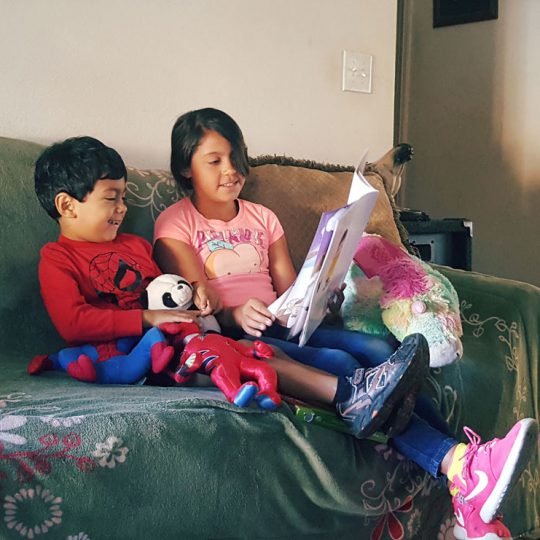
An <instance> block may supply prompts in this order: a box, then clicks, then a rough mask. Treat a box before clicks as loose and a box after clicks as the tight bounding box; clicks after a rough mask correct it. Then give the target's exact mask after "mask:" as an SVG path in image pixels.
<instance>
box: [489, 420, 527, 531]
mask: <svg viewBox="0 0 540 540" xmlns="http://www.w3.org/2000/svg"><path fill="white" fill-rule="evenodd" d="M518 424H519V426H520V428H519V433H518V436H517V437H516V439H515V441H514V444H513V445H512V448H511V450H510V453H509V454H508V458H507V460H506V462H505V465H504V468H503V470H502V471H501V474H500V476H499V478H498V480H497V483H496V484H495V487H494V488H493V491H492V492H491V493H490V495H489V497H488V498H487V499H486V501H485V502H484V504H483V505H482V507H481V508H480V518H481V519H482V521H484V523H489V522H490V521H492V520H493V519H494V518H495V516H496V515H497V514H498V513H499V510H500V508H501V507H502V506H503V504H504V502H505V501H506V499H507V498H508V496H509V495H510V493H511V491H512V487H513V486H514V484H515V483H516V482H517V481H518V479H519V477H520V476H521V473H522V472H523V469H525V467H526V466H527V464H528V463H529V460H530V458H531V455H532V453H533V452H534V450H535V449H536V448H537V445H538V424H537V423H536V421H535V420H534V419H532V418H526V419H524V420H521V421H520V422H518ZM494 538H495V537H494ZM486 540H487V539H486Z"/></svg>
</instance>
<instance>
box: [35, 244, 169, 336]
mask: <svg viewBox="0 0 540 540" xmlns="http://www.w3.org/2000/svg"><path fill="white" fill-rule="evenodd" d="M159 274H161V271H160V270H159V268H158V266H157V264H156V263H155V262H154V260H153V259H152V247H151V246H150V244H149V243H148V242H147V241H146V240H144V239H143V238H141V237H139V236H135V235H132V234H119V235H118V236H117V237H116V238H115V239H114V240H113V241H112V242H103V243H95V242H78V241H75V240H70V239H68V238H66V237H64V236H62V235H60V237H59V238H58V241H57V242H50V243H48V244H46V245H45V246H44V247H43V248H42V250H41V260H40V263H39V281H40V285H41V296H42V298H43V302H44V303H45V307H46V309H47V311H48V313H49V316H50V317H51V320H52V322H53V324H54V326H55V327H56V329H57V330H58V332H59V334H60V335H61V336H62V337H63V338H64V339H65V340H66V342H67V343H68V345H79V344H83V343H89V342H100V341H111V340H115V339H117V338H120V337H126V336H140V335H142V306H141V303H140V297H141V293H142V291H143V290H144V289H145V288H146V286H147V285H148V283H149V282H150V281H151V280H152V279H154V278H155V277H156V276H158V275H159Z"/></svg>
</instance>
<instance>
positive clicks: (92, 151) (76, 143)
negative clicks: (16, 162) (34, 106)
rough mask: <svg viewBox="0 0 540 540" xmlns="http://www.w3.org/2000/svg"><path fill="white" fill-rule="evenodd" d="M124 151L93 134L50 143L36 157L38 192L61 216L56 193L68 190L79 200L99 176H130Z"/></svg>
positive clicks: (52, 212)
mask: <svg viewBox="0 0 540 540" xmlns="http://www.w3.org/2000/svg"><path fill="white" fill-rule="evenodd" d="M126 177H127V171H126V166H125V165H124V161H123V160H122V158H121V157H120V154H118V152H117V151H116V150H114V149H113V148H109V147H108V146H105V145H104V144H103V143H102V142H101V141H98V140H97V139H94V138H93V137H72V138H70V139H66V140H65V141H63V142H59V143H56V144H53V145H52V146H49V147H48V148H46V149H45V151H44V152H43V153H42V154H41V156H40V157H39V159H38V160H37V161H36V169H35V173H34V182H35V190H36V195H37V197H38V199H39V202H40V204H41V206H43V208H44V209H45V211H46V212H47V214H49V216H51V217H52V218H53V219H55V220H57V219H58V218H59V217H60V214H59V213H58V211H57V210H56V206H55V203H54V200H55V197H56V196H57V195H58V194H59V193H62V192H63V193H67V194H68V195H71V196H72V197H74V198H75V199H77V200H78V201H81V202H82V201H83V200H84V198H85V197H86V196H87V195H88V194H89V193H91V192H92V191H93V190H94V186H95V185H96V182H97V181H98V180H102V179H103V178H110V179H111V180H118V179H120V178H126Z"/></svg>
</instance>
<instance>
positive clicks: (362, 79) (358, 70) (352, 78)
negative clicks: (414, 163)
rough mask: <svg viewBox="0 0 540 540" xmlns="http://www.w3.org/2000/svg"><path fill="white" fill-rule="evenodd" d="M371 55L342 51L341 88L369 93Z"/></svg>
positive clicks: (371, 66) (371, 69) (371, 67)
mask: <svg viewBox="0 0 540 540" xmlns="http://www.w3.org/2000/svg"><path fill="white" fill-rule="evenodd" d="M372 71H373V56H371V55H370V54H362V53H357V52H353V51H343V82H342V90H343V91H347V92H364V93H366V94H371V77H372Z"/></svg>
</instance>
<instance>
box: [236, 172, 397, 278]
mask: <svg viewBox="0 0 540 540" xmlns="http://www.w3.org/2000/svg"><path fill="white" fill-rule="evenodd" d="M366 179H367V180H368V181H369V182H370V183H371V184H372V185H373V187H375V188H376V189H377V190H378V191H379V197H378V199H377V203H376V205H375V208H374V210H373V212H372V214H371V216H370V219H369V222H368V225H367V228H366V232H369V233H376V234H380V235H381V236H383V237H384V238H386V239H388V240H390V241H391V242H393V243H395V244H396V245H401V240H400V236H399V232H398V229H397V227H396V224H395V221H394V216H393V212H392V206H391V204H390V201H389V199H388V196H387V194H386V192H385V190H384V186H383V184H382V181H381V180H380V178H379V177H378V176H368V177H366ZM351 180H352V172H349V171H345V172H334V173H331V172H325V171H320V170H317V169H310V168H305V167H296V166H283V165H275V164H268V165H259V166H257V167H252V168H251V170H250V174H249V178H248V180H247V182H246V185H245V187H244V190H243V191H242V196H243V197H245V198H246V199H249V200H252V201H255V202H258V203H261V204H264V205H265V206H267V207H268V208H271V209H272V210H273V211H274V212H275V213H276V215H277V216H278V218H279V220H280V221H281V224H282V225H283V228H284V229H285V232H286V236H287V241H288V243H289V249H290V252H291V257H292V259H293V263H294V265H295V267H296V268H297V269H298V268H299V267H300V266H301V264H302V262H303V260H304V257H305V255H306V253H307V251H308V249H309V245H310V243H311V240H312V238H313V235H314V233H315V231H316V229H317V225H318V223H319V218H320V217H321V213H322V212H325V211H327V210H334V209H336V208H339V207H340V206H343V205H344V204H346V203H347V197H348V195H349V188H350V185H351Z"/></svg>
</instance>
